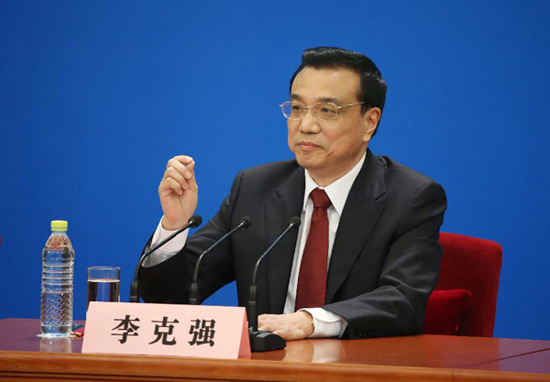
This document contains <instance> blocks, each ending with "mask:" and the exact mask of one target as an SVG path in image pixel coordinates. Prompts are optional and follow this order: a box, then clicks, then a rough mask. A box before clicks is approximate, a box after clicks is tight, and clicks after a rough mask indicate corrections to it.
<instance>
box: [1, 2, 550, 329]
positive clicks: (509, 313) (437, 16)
mask: <svg viewBox="0 0 550 382" xmlns="http://www.w3.org/2000/svg"><path fill="white" fill-rule="evenodd" d="M549 19H550V2H548V1H542V0H541V1H528V2H522V1H483V2H479V1H460V2H459V1H445V2H425V1H416V2H408V1H391V2H379V1H377V2H374V1H341V2H334V1H296V0H293V1H286V0H283V1H271V2H265V3H263V2H257V1H202V2H197V1H158V2H157V1H111V0H109V1H74V0H71V1H19V0H17V1H16V0H3V1H0V129H1V135H0V235H1V236H2V241H3V243H2V246H1V247H0V261H1V265H2V267H1V271H0V318H7V317H30V318H37V317H39V312H40V269H41V249H42V247H43V245H44V242H45V241H46V239H47V237H48V235H49V224H50V220H52V219H67V220H68V221H69V235H70V237H71V239H72V241H73V244H74V247H75V249H76V264H75V310H74V316H75V318H80V319H81V318H84V316H85V313H84V311H85V299H86V296H85V293H86V292H85V291H86V288H85V280H86V268H87V267H88V266H90V265H118V266H120V267H121V268H122V288H121V289H122V290H121V293H122V300H123V301H127V300H128V289H129V284H130V280H131V274H132V273H133V269H134V265H135V262H136V259H137V257H138V256H139V254H140V251H141V249H142V246H143V245H144V243H145V241H146V240H147V238H148V237H149V235H150V234H151V232H152V231H153V230H154V228H155V227H156V225H157V223H158V221H159V219H160V217H161V209H160V204H159V202H158V196H157V187H158V183H159V181H160V178H161V176H162V173H163V170H164V167H165V164H166V161H167V160H168V159H169V158H170V157H172V156H174V155H176V154H180V153H185V154H189V155H192V156H193V157H194V158H195V160H196V162H197V166H196V170H197V178H198V181H199V187H200V201H199V208H198V210H197V212H198V213H200V214H202V215H203V216H204V217H205V218H210V217H212V216H213V214H214V213H215V211H216V210H217V208H218V206H219V204H220V203H221V201H222V199H223V198H224V196H225V195H226V194H227V192H228V190H229V187H230V184H231V182H232V180H233V177H234V176H235V175H236V173H237V172H238V171H239V170H240V169H242V168H246V167H249V166H252V165H256V164H260V163H265V162H269V161H272V160H280V159H286V158H290V157H292V154H291V153H290V151H289V150H288V148H287V146H286V124H285V120H284V118H283V117H282V116H281V115H280V109H279V108H278V106H277V104H278V103H280V102H282V101H284V100H286V99H287V94H288V81H289V78H290V76H291V74H292V72H293V71H294V70H295V68H296V67H297V66H298V65H299V62H300V55H301V52H302V50H304V49H305V48H308V47H313V46H319V45H335V46H342V47H345V48H348V49H352V50H358V51H361V52H363V53H365V54H367V55H368V56H369V57H371V58H372V59H373V60H374V61H375V62H376V63H377V64H378V66H379V67H380V69H381V71H382V73H383V75H384V76H385V78H386V80H387V82H388V84H389V91H388V97H387V104H386V110H385V113H384V118H383V119H382V124H381V126H380V130H379V133H378V135H377V136H376V137H375V138H374V140H373V142H372V143H371V148H372V150H373V151H374V152H375V153H377V154H386V155H389V156H392V157H393V158H394V159H396V160H398V161H400V162H402V163H405V164H407V165H409V166H411V167H413V168H415V169H417V170H419V171H421V172H423V173H425V174H427V175H429V176H431V177H433V178H434V179H436V180H438V181H439V182H440V183H441V184H442V185H443V186H444V187H445V189H446V191H447V193H448V198H449V209H448V212H447V214H446V219H445V224H444V226H443V230H444V231H448V232H457V233H462V234H466V235H472V236H477V237H483V238H487V239H492V240H496V241H497V242H499V243H501V244H502V246H503V247H504V259H503V268H502V275H501V284H500V292H499V300H498V312H497V320H496V328H495V335H496V336H499V337H515V338H539V339H550V325H548V317H550V301H549V297H548V296H549V295H550V283H548V282H547V278H548V275H549V273H550V272H549V270H550V256H549V250H548V246H547V244H546V238H548V228H549V225H548V213H549V207H548V186H549V181H548V170H547V169H548V166H549V164H550V160H549V159H550V156H549V155H548V151H547V150H548V147H549V144H550V133H549V127H548V119H549V117H550V112H549V109H550V76H549V70H550V23H549V22H548V20H549ZM235 301H236V298H235V295H234V289H233V287H231V286H230V287H229V288H226V289H224V290H222V293H219V294H217V295H216V296H215V297H214V298H213V299H211V300H210V302H212V303H217V304H234V303H235Z"/></svg>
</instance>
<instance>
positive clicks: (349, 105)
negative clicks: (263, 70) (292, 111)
mask: <svg viewBox="0 0 550 382" xmlns="http://www.w3.org/2000/svg"><path fill="white" fill-rule="evenodd" d="M295 103H298V104H300V105H302V106H303V107H304V110H305V111H304V115H302V116H301V117H300V118H290V116H287V115H286V114H285V110H284V105H285V104H290V106H292V101H285V102H283V103H281V104H279V106H280V107H281V112H282V113H283V116H284V117H285V118H286V119H289V120H291V121H299V120H301V119H303V118H304V117H305V116H306V114H307V111H308V110H309V109H311V110H313V111H312V112H311V113H312V114H313V117H314V118H315V119H316V120H318V121H334V120H335V119H336V118H338V115H340V114H339V111H340V109H346V108H348V107H352V106H357V105H365V102H355V103H350V104H347V105H342V106H339V105H336V104H335V103H334V102H317V103H315V104H313V105H311V106H306V105H304V104H303V103H301V102H295ZM317 105H332V106H334V107H335V108H336V113H335V115H334V118H332V119H320V118H319V117H318V116H317V112H318V110H317V109H315V106H317Z"/></svg>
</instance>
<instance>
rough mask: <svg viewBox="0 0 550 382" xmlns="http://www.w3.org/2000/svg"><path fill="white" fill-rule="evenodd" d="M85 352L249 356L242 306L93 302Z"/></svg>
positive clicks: (85, 340)
mask: <svg viewBox="0 0 550 382" xmlns="http://www.w3.org/2000/svg"><path fill="white" fill-rule="evenodd" d="M82 353H110V354H151V355H176V356H186V357H205V358H226V359H237V358H239V357H240V358H246V357H250V356H251V353H250V341H249V338H248V323H247V320H246V311H245V309H244V308H241V307H225V306H201V305H171V304H137V303H125V302H95V301H92V302H90V306H89V308H88V313H87V316H86V332H85V335H84V342H83V344H82Z"/></svg>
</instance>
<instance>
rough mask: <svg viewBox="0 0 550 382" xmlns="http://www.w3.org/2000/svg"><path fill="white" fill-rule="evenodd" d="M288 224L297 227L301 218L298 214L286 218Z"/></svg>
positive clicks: (300, 222)
mask: <svg viewBox="0 0 550 382" xmlns="http://www.w3.org/2000/svg"><path fill="white" fill-rule="evenodd" d="M288 224H291V225H292V227H299V226H300V224H302V220H301V219H300V218H299V217H298V216H293V217H291V218H290V219H288Z"/></svg>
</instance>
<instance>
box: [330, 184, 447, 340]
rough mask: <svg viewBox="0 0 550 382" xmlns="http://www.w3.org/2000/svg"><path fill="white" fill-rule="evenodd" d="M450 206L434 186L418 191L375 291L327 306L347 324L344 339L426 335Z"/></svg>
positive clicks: (404, 218)
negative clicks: (442, 229)
mask: <svg viewBox="0 0 550 382" xmlns="http://www.w3.org/2000/svg"><path fill="white" fill-rule="evenodd" d="M446 207H447V201H446V196H445V192H444V191H443V188H442V187H441V186H440V185H439V184H437V183H435V182H433V181H430V182H427V183H425V184H424V185H423V186H422V187H420V188H419V189H418V190H417V191H416V193H415V194H414V196H413V197H412V198H411V201H410V203H408V208H406V210H405V211H404V212H403V213H402V214H401V217H400V218H399V223H398V225H397V229H396V231H395V232H396V233H395V237H394V238H393V239H392V241H391V245H390V246H389V251H388V254H387V256H386V259H385V261H384V263H383V266H382V270H381V273H380V278H379V281H378V284H377V287H376V288H375V289H374V290H372V291H370V292H367V293H363V294H359V295H357V296H355V297H352V298H349V299H345V300H342V301H338V302H334V303H330V304H327V305H325V306H323V308H324V309H326V310H328V311H331V312H333V313H335V314H337V315H339V316H341V317H343V318H344V319H346V321H347V322H348V326H347V328H346V331H345V332H344V335H343V336H344V337H349V338H368V337H379V336H390V335H407V334H419V333H421V332H422V325H423V321H424V314H425V311H426V303H427V300H428V298H429V296H430V294H431V292H432V290H433V288H434V287H435V284H436V282H437V278H438V276H439V269H440V263H441V257H442V253H443V250H442V248H441V246H440V245H439V243H438V238H439V229H440V226H441V224H442V223H443V215H444V212H445V209H446Z"/></svg>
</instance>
